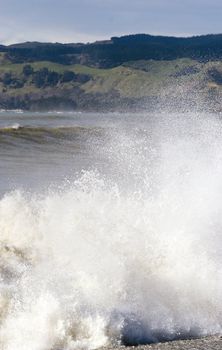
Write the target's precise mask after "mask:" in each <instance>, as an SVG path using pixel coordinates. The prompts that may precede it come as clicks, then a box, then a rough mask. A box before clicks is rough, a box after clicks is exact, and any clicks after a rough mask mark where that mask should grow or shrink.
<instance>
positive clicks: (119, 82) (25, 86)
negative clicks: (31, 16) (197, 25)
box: [0, 34, 222, 111]
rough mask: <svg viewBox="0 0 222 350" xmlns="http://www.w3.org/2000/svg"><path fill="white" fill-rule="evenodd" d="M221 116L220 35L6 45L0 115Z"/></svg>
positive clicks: (1, 58)
mask: <svg viewBox="0 0 222 350" xmlns="http://www.w3.org/2000/svg"><path fill="white" fill-rule="evenodd" d="M163 106H164V108H166V107H167V108H171V109H180V110H181V109H182V110H184V109H186V108H194V109H198V110H199V109H204V110H209V111H212V110H214V111H222V35H220V34H218V35H205V36H197V37H191V38H175V37H163V36H152V35H146V34H138V35H128V36H123V37H120V38H117V37H113V38H111V39H110V40H106V41H98V42H95V43H92V44H81V43H76V44H75V43H73V44H72V43H70V44H60V43H39V42H27V43H19V44H14V45H9V46H4V45H2V46H0V109H2V108H3V109H16V108H21V109H27V110H55V109H62V110H90V111H95V110H100V111H101V110H102V111H110V110H112V111H114V110H123V111H125V110H134V109H137V110H138V109H140V110H141V109H145V110H146V109H149V110H155V109H158V108H162V107H163Z"/></svg>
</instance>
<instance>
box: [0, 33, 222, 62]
mask: <svg viewBox="0 0 222 350" xmlns="http://www.w3.org/2000/svg"><path fill="white" fill-rule="evenodd" d="M0 49H1V48H0ZM1 50H2V51H3V50H4V51H5V52H7V58H8V59H9V60H10V61H12V62H13V63H24V62H34V61H51V62H57V63H61V64H75V63H81V64H82V63H83V64H87V65H92V66H97V67H103V68H110V67H115V66H118V65H120V64H122V63H123V62H126V61H134V60H149V59H153V60H173V59H177V58H183V57H187V58H192V59H196V60H200V61H206V60H209V59H211V60H212V59H218V58H222V34H217V35H204V36H196V37H190V38H175V37H164V36H152V35H146V34H137V35H128V36H123V37H120V38H118V37H113V38H111V40H107V41H101V42H95V43H92V44H60V43H54V44H53V43H38V42H28V43H23V44H15V45H10V46H5V47H3V48H2V49H1Z"/></svg>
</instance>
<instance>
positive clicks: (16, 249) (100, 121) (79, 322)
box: [0, 111, 222, 350]
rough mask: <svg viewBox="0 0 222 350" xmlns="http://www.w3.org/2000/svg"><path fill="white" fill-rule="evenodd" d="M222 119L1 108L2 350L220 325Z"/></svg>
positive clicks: (176, 334) (161, 335)
mask: <svg viewBox="0 0 222 350" xmlns="http://www.w3.org/2000/svg"><path fill="white" fill-rule="evenodd" d="M221 198H222V121H221V115H220V114H217V115H216V114H204V113H194V112H186V113H180V114H178V113H172V112H167V111H163V112H158V113H152V114H151V113H131V114H130V113H129V114H124V113H122V114H119V113H108V114H101V113H74V112H54V111H52V112H49V113H37V112H36V113H34V112H33V113H31V112H22V111H0V252H1V255H0V349H2V350H15V349H16V350H73V349H98V348H100V347H109V346H118V345H138V344H147V343H154V342H159V341H166V340H174V339H186V338H195V337H201V336H205V335H212V334H221V333H222V303H221V295H222V244H221V242H222V215H221V213H222V199H221Z"/></svg>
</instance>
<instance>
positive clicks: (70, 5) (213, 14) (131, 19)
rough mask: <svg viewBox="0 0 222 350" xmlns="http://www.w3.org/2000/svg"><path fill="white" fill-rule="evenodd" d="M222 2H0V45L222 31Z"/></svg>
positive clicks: (217, 0)
mask: <svg viewBox="0 0 222 350" xmlns="http://www.w3.org/2000/svg"><path fill="white" fill-rule="evenodd" d="M221 18H222V0H0V43H1V44H11V43H17V42H24V41H42V42H48V41H50V42H94V41H96V40H102V39H109V38H110V37H111V36H119V35H123V34H135V33H147V34H158V35H173V36H191V35H199V34H209V33H222V22H221Z"/></svg>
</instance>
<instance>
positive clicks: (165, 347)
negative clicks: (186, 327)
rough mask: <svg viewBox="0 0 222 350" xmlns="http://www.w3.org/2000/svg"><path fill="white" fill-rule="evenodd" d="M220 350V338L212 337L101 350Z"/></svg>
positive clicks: (219, 336) (221, 346)
mask: <svg viewBox="0 0 222 350" xmlns="http://www.w3.org/2000/svg"><path fill="white" fill-rule="evenodd" d="M124 349H126V350H132V349H136V350H220V349H222V336H221V335H214V336H207V337H203V338H198V339H197V338H196V339H186V340H174V341H170V342H164V343H156V344H149V345H138V346H130V347H125V346H120V347H108V348H102V350H124Z"/></svg>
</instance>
